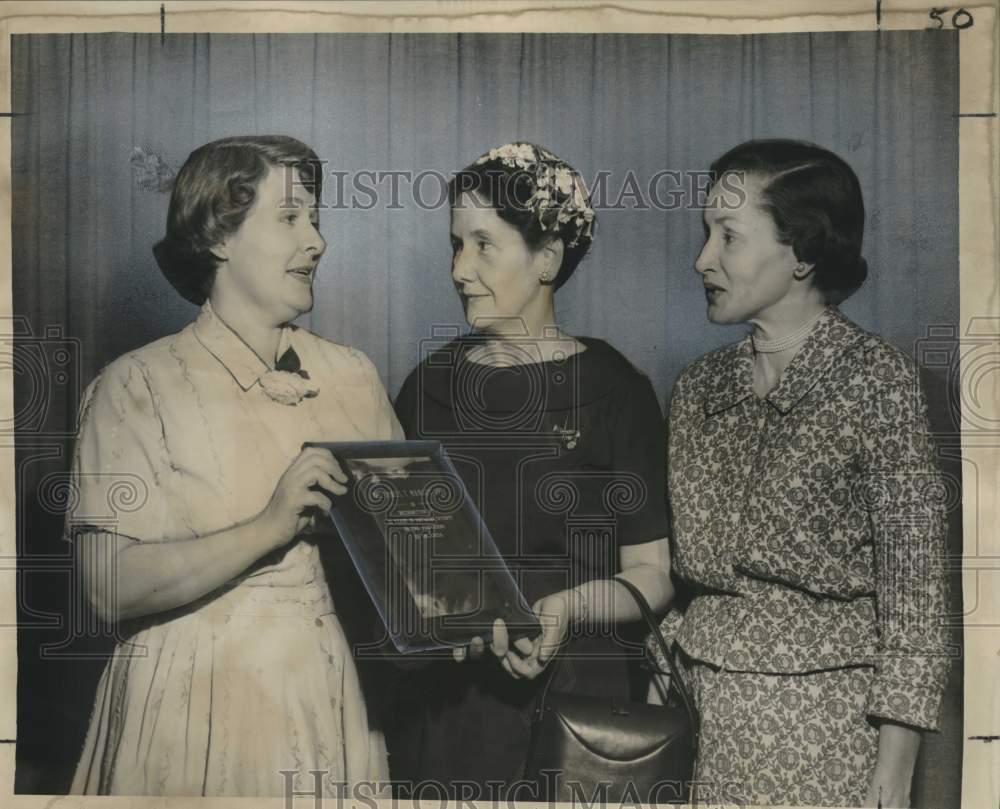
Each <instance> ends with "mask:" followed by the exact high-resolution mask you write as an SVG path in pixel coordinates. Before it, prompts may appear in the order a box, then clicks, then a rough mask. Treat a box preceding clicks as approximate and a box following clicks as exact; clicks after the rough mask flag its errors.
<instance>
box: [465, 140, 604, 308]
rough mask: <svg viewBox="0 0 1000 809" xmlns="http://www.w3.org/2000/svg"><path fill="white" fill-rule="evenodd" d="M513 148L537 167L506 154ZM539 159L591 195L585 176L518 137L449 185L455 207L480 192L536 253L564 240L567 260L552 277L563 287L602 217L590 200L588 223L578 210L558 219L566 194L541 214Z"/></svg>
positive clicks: (477, 161)
mask: <svg viewBox="0 0 1000 809" xmlns="http://www.w3.org/2000/svg"><path fill="white" fill-rule="evenodd" d="M512 150H513V151H517V150H524V153H525V155H526V156H527V155H530V159H528V165H530V166H533V167H534V168H525V166H524V161H518V160H514V159H511V158H510V157H509V156H506V152H508V151H512ZM539 163H544V164H545V166H546V167H552V168H556V167H557V168H560V169H562V168H564V169H565V170H566V171H568V172H569V174H570V175H571V176H572V177H573V182H574V185H578V186H579V189H580V190H581V193H582V194H583V195H584V196H585V197H586V189H585V188H584V185H583V179H582V177H581V176H580V174H579V172H577V171H576V169H574V168H573V167H572V166H570V165H569V164H568V163H566V162H565V161H563V160H561V159H560V158H559V157H557V156H556V155H554V154H553V153H552V152H550V151H548V150H547V149H545V148H544V147H542V146H538V145H536V144H533V143H528V142H527V141H515V142H513V143H510V144H505V145H504V146H501V147H498V148H497V149H492V150H490V151H489V152H487V153H486V154H484V155H483V156H482V157H480V158H479V159H478V160H476V161H475V162H473V163H471V164H470V165H468V166H466V167H465V168H464V169H462V170H461V171H458V172H456V173H455V174H454V175H453V176H452V178H451V180H450V181H449V183H448V202H449V204H450V205H451V206H452V207H453V208H454V207H455V205H456V204H457V203H458V198H459V197H460V196H461V195H462V194H465V193H472V194H475V195H476V196H478V197H480V198H481V199H482V201H483V202H484V203H486V204H488V205H490V206H491V207H492V208H493V209H494V210H495V211H496V212H497V216H499V217H500V219H502V220H503V221H504V222H506V223H507V224H508V225H513V226H514V227H515V228H517V230H518V232H519V233H520V234H521V238H523V239H524V243H525V244H526V245H527V246H528V249H530V250H532V251H537V250H540V249H541V248H542V247H544V246H545V245H546V244H547V243H548V242H550V241H552V240H553V239H560V240H561V241H562V243H563V258H562V264H560V265H559V271H558V272H557V273H556V277H555V279H553V287H554V288H555V289H559V287H561V286H562V285H563V284H565V283H566V282H567V281H568V280H569V278H570V276H571V275H572V274H573V272H574V271H575V270H576V268H577V267H578V266H579V264H580V262H581V261H582V260H583V258H584V256H586V255H587V253H588V251H589V250H590V246H591V244H592V243H593V240H594V236H593V234H594V233H595V231H596V226H597V220H596V214H595V213H594V211H593V209H590V206H589V202H588V203H587V204H586V208H587V209H588V213H587V216H588V219H587V221H586V223H584V222H583V220H582V219H580V220H579V222H580V224H577V216H576V213H574V215H573V217H572V218H571V219H570V221H568V222H563V223H560V222H559V218H558V217H559V213H560V210H562V209H563V208H564V206H565V201H564V199H563V197H564V196H565V195H562V197H560V199H559V200H556V199H553V200H552V201H551V202H550V203H549V206H548V207H547V208H545V209H544V212H543V214H542V215H539V210H540V208H539V205H540V203H539V202H538V200H537V191H538V183H537V176H536V175H537V173H538V169H537V164H539ZM566 210H569V209H566ZM573 210H574V211H575V210H576V209H573Z"/></svg>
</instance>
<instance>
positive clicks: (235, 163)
mask: <svg viewBox="0 0 1000 809" xmlns="http://www.w3.org/2000/svg"><path fill="white" fill-rule="evenodd" d="M281 166H290V167H292V168H294V169H295V170H296V171H297V172H298V176H299V180H300V181H301V183H302V185H303V187H305V188H307V189H308V190H309V191H311V192H312V194H313V196H314V197H315V198H316V201H317V202H318V201H319V199H320V194H321V192H322V188H323V167H322V165H321V163H320V160H319V158H318V157H317V156H316V153H315V152H314V151H313V150H312V149H311V148H309V147H308V146H306V144H304V143H302V142H301V141H299V140H296V139H295V138H292V137H288V136H286V135H245V136H238V137H232V138H223V139H221V140H215V141H212V142H211V143H206V144H205V145H204V146H200V147H199V148H197V149H195V150H194V151H193V152H191V155H190V156H189V157H188V159H187V161H186V162H185V163H184V165H183V166H182V167H181V170H180V171H179V172H178V173H177V177H176V178H175V179H174V183H173V191H172V193H171V195H170V207H169V209H168V211H167V235H166V236H165V237H164V238H163V239H162V240H161V241H159V242H157V244H156V245H155V246H154V247H153V256H154V257H155V258H156V263H157V264H159V265H160V269H161V270H162V271H163V274H164V275H165V276H166V277H167V280H168V281H169V282H170V283H171V285H172V286H173V287H174V289H176V290H177V291H178V292H179V293H180V294H181V295H182V296H183V297H184V298H185V299H187V300H189V301H191V302H192V303H195V304H198V305H199V306H200V305H201V304H203V303H204V302H205V301H206V300H207V299H208V296H209V294H210V293H211V291H212V284H213V283H214V282H215V271H216V269H217V268H218V265H219V259H218V258H216V256H215V255H214V254H213V253H212V249H213V248H214V247H216V246H217V245H218V244H220V243H221V242H222V241H224V240H225V239H226V237H227V236H230V235H232V234H233V233H235V232H236V231H237V230H239V228H240V226H241V225H242V224H243V221H244V220H245V219H246V217H247V214H248V213H249V212H250V209H251V208H252V207H253V204H254V201H255V200H256V198H257V187H258V186H259V185H260V182H261V180H263V179H264V177H266V176H267V173H268V171H270V170H271V169H272V168H278V167H281Z"/></svg>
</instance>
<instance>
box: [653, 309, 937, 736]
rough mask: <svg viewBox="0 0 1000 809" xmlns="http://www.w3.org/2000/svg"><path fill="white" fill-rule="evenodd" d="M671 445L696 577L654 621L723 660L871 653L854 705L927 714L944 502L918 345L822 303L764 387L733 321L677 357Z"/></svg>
mask: <svg viewBox="0 0 1000 809" xmlns="http://www.w3.org/2000/svg"><path fill="white" fill-rule="evenodd" d="M668 453H669V464H668V484H669V492H670V503H671V508H672V511H673V537H674V540H675V550H674V566H675V571H676V573H677V574H678V575H679V576H680V577H681V578H682V579H684V580H686V581H687V582H689V583H691V584H692V585H693V591H694V597H693V599H692V600H691V602H690V604H689V605H688V606H687V609H686V610H685V611H684V612H683V613H682V612H680V610H677V609H674V610H672V611H671V612H670V613H669V614H668V616H667V617H666V618H665V619H664V622H663V629H664V631H665V632H666V633H667V635H668V637H674V638H676V641H677V643H678V644H679V646H680V647H681V648H682V649H683V650H684V652H686V653H687V654H688V655H689V656H690V657H692V658H694V659H696V660H700V661H703V662H706V663H710V664H712V665H715V666H719V667H724V668H727V669H731V670H737V671H753V672H768V673H796V672H808V671H816V670H823V669H834V668H842V667H849V666H858V665H869V666H873V667H874V672H875V676H874V678H873V686H872V689H871V692H870V694H869V702H868V714H869V715H870V716H873V717H881V718H885V719H889V720H893V721H897V722H902V723H905V724H908V725H913V726H916V727H921V728H929V729H936V727H937V723H938V713H939V707H940V702H941V696H942V692H943V690H944V685H945V680H946V677H947V672H948V666H949V661H948V647H947V644H946V629H945V626H944V621H945V618H944V613H945V605H946V585H947V581H946V578H945V574H944V566H943V557H944V552H945V538H946V532H947V518H946V512H945V504H944V499H945V497H944V493H945V489H944V485H943V481H942V478H941V475H940V472H939V470H938V469H937V466H936V463H935V450H934V447H933V444H932V442H931V440H930V436H929V435H928V423H927V418H926V405H925V402H924V397H923V394H922V392H921V389H920V385H919V381H918V377H917V372H916V368H915V366H914V363H913V362H912V361H911V360H910V359H909V358H907V357H906V356H905V355H904V354H903V353H902V352H900V351H899V350H897V349H895V348H893V347H891V346H890V345H889V344H887V343H886V342H885V341H884V340H882V339H881V338H879V337H877V336H876V335H873V334H870V333H868V332H865V331H863V330H862V329H861V328H859V327H858V326H856V325H855V324H853V323H852V322H851V321H849V320H848V319H847V318H846V317H845V316H844V315H843V314H841V313H840V312H839V311H838V310H836V309H834V308H831V309H828V310H827V312H826V313H824V315H823V316H822V317H821V319H820V320H819V322H818V323H817V326H816V327H815V328H814V330H813V332H812V334H811V335H810V337H809V338H808V340H807V342H806V343H805V344H804V345H803V347H802V349H801V350H800V351H799V353H798V354H797V355H796V356H795V358H794V359H793V360H792V362H791V363H790V364H789V365H788V367H787V368H786V369H785V372H784V373H783V374H782V376H781V379H780V381H779V383H778V385H777V386H776V387H775V388H774V389H773V390H772V391H771V392H770V393H769V394H768V395H767V396H766V397H765V398H763V399H761V398H759V397H757V396H756V395H755V394H754V393H753V353H752V346H751V342H750V338H749V337H747V338H746V339H744V340H742V341H741V342H739V343H736V344H734V345H730V346H727V347H724V348H722V349H719V350H718V351H715V352H712V353H710V354H707V355H705V356H704V357H701V358H700V359H698V360H697V361H695V362H694V363H693V364H692V365H691V366H689V367H688V368H687V369H686V370H685V371H684V372H683V374H682V375H681V377H680V378H679V380H678V381H677V384H676V387H675V389H674V393H673V397H672V401H671V407H670V416H669V440H668ZM660 664H661V666H662V665H663V661H660Z"/></svg>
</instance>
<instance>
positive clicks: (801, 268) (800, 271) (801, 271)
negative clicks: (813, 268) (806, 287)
mask: <svg viewBox="0 0 1000 809" xmlns="http://www.w3.org/2000/svg"><path fill="white" fill-rule="evenodd" d="M805 274H806V263H805V262H804V261H800V262H799V263H798V264H796V265H795V277H796V278H802V277H803V276H805Z"/></svg>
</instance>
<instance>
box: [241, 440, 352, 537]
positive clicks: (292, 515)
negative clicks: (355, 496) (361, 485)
mask: <svg viewBox="0 0 1000 809" xmlns="http://www.w3.org/2000/svg"><path fill="white" fill-rule="evenodd" d="M346 484H347V475H345V474H344V471H343V470H342V469H341V468H340V464H339V463H337V460H336V459H335V458H334V457H333V454H332V453H331V452H330V451H329V450H327V449H323V448H321V447H306V448H305V449H304V450H302V452H300V453H299V455H298V457H297V458H296V459H295V460H294V461H292V463H291V464H290V465H289V467H288V469H286V470H285V472H284V474H282V476H281V478H280V479H279V480H278V484H277V485H276V486H275V487H274V493H273V494H272V495H271V499H270V501H269V502H268V504H267V506H266V507H265V508H264V510H263V511H262V512H261V514H260V520H261V521H262V522H263V523H264V524H265V525H266V526H267V536H268V537H269V538H270V539H271V542H272V547H273V548H280V547H282V546H284V545H287V544H288V543H289V542H291V541H292V539H294V538H295V537H296V536H298V535H299V534H300V533H301V532H302V531H304V530H305V528H306V527H307V526H308V525H309V522H310V519H311V516H310V514H309V513H308V511H309V509H312V508H316V509H319V510H320V511H323V512H326V511H328V510H329V509H330V507H331V505H332V502H331V500H330V497H329V496H328V495H329V494H334V495H341V494H344V493H345V492H346V491H347V485H346ZM314 486H319V487H321V488H322V489H324V490H325V491H316V490H315V489H313V488H312V487H314Z"/></svg>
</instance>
